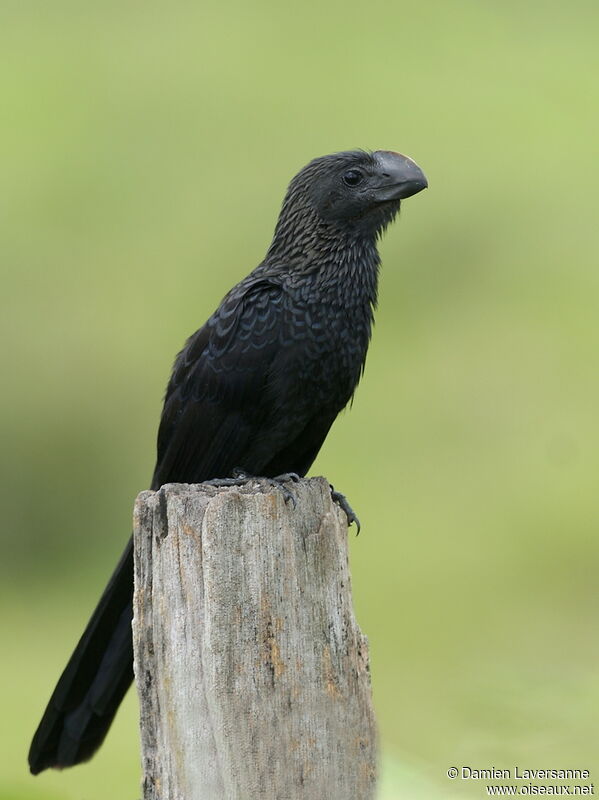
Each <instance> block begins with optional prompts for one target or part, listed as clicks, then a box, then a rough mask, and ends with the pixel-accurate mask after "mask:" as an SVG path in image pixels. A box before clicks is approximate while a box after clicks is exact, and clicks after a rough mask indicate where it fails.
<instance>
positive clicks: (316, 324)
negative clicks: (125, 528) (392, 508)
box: [29, 150, 427, 774]
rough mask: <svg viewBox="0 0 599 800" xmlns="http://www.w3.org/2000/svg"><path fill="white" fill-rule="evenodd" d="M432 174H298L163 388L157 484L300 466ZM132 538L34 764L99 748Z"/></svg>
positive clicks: (110, 711) (349, 369)
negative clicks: (402, 211)
mask: <svg viewBox="0 0 599 800" xmlns="http://www.w3.org/2000/svg"><path fill="white" fill-rule="evenodd" d="M426 186H427V182H426V178H425V177H424V175H423V173H422V171H421V170H420V168H419V167H418V166H417V165H416V164H415V163H414V162H413V161H412V160H411V159H409V158H406V157H405V156H403V155H400V154H399V153H395V152H391V151H387V150H379V151H376V152H374V153H367V152H363V151H352V152H344V153H335V154H333V155H329V156H324V157H322V158H317V159H315V160H314V161H312V162H310V163H309V164H308V165H307V166H306V167H304V169H302V170H301V172H299V173H298V174H297V175H296V176H295V178H293V180H292V181H291V183H290V185H289V189H288V191H287V194H286V196H285V200H284V202H283V207H282V210H281V213H280V216H279V220H278V222H277V226H276V229H275V233H274V237H273V240H272V244H271V245H270V247H269V249H268V252H267V254H266V257H265V258H264V260H263V261H262V263H261V264H260V265H259V266H258V267H256V269H254V271H253V272H251V273H250V274H249V275H248V276H247V278H244V280H242V281H241V282H240V283H238V284H237V286H235V287H234V288H233V289H232V290H231V291H230V292H229V294H227V296H226V297H225V298H224V300H223V301H222V303H221V304H220V306H219V307H218V308H217V310H216V311H215V312H214V314H213V315H212V316H211V317H210V319H209V320H208V321H207V322H206V324H205V325H204V326H203V327H202V328H200V330H198V331H197V332H196V333H194V334H193V336H191V338H190V339H189V340H188V341H187V343H186V345H185V347H184V348H183V350H182V351H181V352H180V353H179V355H178V356H177V359H176V361H175V365H174V368H173V372H172V376H171V379H170V382H169V384H168V387H167V390H166V397H165V400H164V409H163V412H162V417H161V420H160V428H159V431H158V448H157V449H158V452H157V461H156V468H155V471H154V476H153V478H152V482H151V487H152V488H153V489H158V488H159V487H160V486H162V485H163V484H165V483H176V482H182V483H200V482H202V481H206V480H209V479H214V478H224V477H226V476H230V475H231V474H232V472H233V471H234V470H236V469H240V470H242V471H243V472H245V473H247V474H249V475H256V476H265V477H270V478H273V477H276V476H278V475H280V474H281V473H297V474H298V475H305V474H306V472H307V470H308V469H309V467H310V465H311V464H312V462H313V461H314V459H315V457H316V454H317V453H318V451H319V449H320V447H321V445H322V443H323V441H324V439H325V437H326V435H327V433H328V431H329V428H330V427H331V425H332V423H333V421H334V419H335V417H336V416H337V414H338V413H339V412H340V411H341V409H342V408H344V406H345V405H346V404H347V403H348V401H349V400H350V398H351V397H352V395H353V393H354V391H355V388H356V386H357V384H358V381H359V379H360V375H361V373H362V370H363V367H364V360H365V358H366V351H367V348H368V342H369V340H370V333H371V327H372V322H373V311H374V308H375V306H376V300H377V279H378V271H379V264H380V260H379V255H378V252H377V240H378V238H379V236H380V235H381V233H382V232H383V230H384V229H385V227H386V226H387V225H388V224H389V223H390V222H391V221H392V220H393V218H394V217H395V216H396V214H397V212H398V211H399V207H400V201H401V200H402V199H404V198H406V197H410V196H411V195H413V194H416V193H417V192H419V191H421V190H422V189H424V188H425V187H426ZM132 593H133V550H132V542H131V540H130V541H129V543H128V545H127V548H126V550H125V552H124V554H123V556H122V558H121V560H120V562H119V564H118V566H117V568H116V570H115V572H114V574H113V575H112V577H111V579H110V581H109V583H108V586H107V587H106V589H105V591H104V594H103V595H102V597H101V599H100V602H99V604H98V606H97V608H96V610H95V611H94V613H93V615H92V617H91V620H90V622H89V623H88V626H87V628H86V629H85V632H84V633H83V636H82V637H81V640H80V641H79V643H78V645H77V647H76V648H75V651H74V653H73V655H72V656H71V659H70V661H69V663H68V664H67V666H66V668H65V670H64V672H63V674H62V676H61V678H60V680H59V681H58V684H57V686H56V689H55V690H54V693H53V695H52V697H51V699H50V701H49V703H48V707H47V709H46V711H45V713H44V716H43V718H42V720H41V722H40V724H39V727H38V729H37V731H36V733H35V736H34V737H33V742H32V744H31V749H30V752H29V765H30V768H31V772H33V773H34V774H36V773H38V772H41V771H42V770H44V769H46V768H47V767H67V766H71V765H73V764H78V763H79V762H81V761H85V760H86V759H88V758H90V757H91V755H92V754H93V753H94V752H95V750H96V749H97V748H98V747H99V746H100V744H101V743H102V741H103V739H104V737H105V735H106V733H107V731H108V728H109V727H110V724H111V722H112V720H113V718H114V715H115V713H116V710H117V708H118V706H119V704H120V702H121V700H122V699H123V696H124V694H125V692H126V691H127V688H128V687H129V685H130V683H131V681H132V679H133V651H132V638H131V619H132Z"/></svg>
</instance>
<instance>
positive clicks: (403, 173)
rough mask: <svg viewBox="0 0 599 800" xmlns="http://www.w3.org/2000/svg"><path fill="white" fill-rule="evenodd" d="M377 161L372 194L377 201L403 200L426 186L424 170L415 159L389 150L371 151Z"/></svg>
mask: <svg viewBox="0 0 599 800" xmlns="http://www.w3.org/2000/svg"><path fill="white" fill-rule="evenodd" d="M373 155H374V157H375V159H376V162H377V167H378V168H377V171H376V179H377V182H376V184H375V186H374V195H375V198H376V200H377V201H378V202H381V203H383V202H386V201H387V200H404V199H405V198H406V197H411V196H412V195H413V194H418V192H421V191H422V190H423V189H426V188H427V186H428V181H427V179H426V177H425V175H424V172H423V171H422V170H421V169H420V167H419V166H418V164H417V163H416V162H415V161H412V159H411V158H408V157H407V156H403V155H402V154H401V153H394V152H392V151H391V150H377V151H376V152H375V153H373Z"/></svg>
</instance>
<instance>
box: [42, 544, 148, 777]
mask: <svg viewBox="0 0 599 800" xmlns="http://www.w3.org/2000/svg"><path fill="white" fill-rule="evenodd" d="M132 596H133V542H132V540H131V539H130V540H129V543H128V545H127V547H126V549H125V552H124V553H123V555H122V557H121V560H120V561H119V563H118V565H117V567H116V569H115V571H114V573H113V575H112V577H111V579H110V581H109V582H108V586H107V587H106V589H105V590H104V593H103V595H102V597H101V598H100V602H99V603H98V606H97V607H96V610H95V611H94V613H93V614H92V617H91V619H90V621H89V623H88V625H87V627H86V629H85V631H84V633H83V636H82V637H81V639H80V640H79V643H78V644H77V647H76V648H75V651H74V652H73V655H72V656H71V658H70V660H69V663H68V664H67V666H66V667H65V670H64V672H63V673H62V675H61V677H60V680H59V681H58V684H57V685H56V688H55V690H54V692H53V694H52V697H51V698H50V701H49V703H48V707H47V708H46V711H45V712H44V716H43V717H42V720H41V722H40V724H39V726H38V728H37V731H36V732H35V735H34V737H33V741H32V743H31V748H30V750H29V767H30V769H31V772H32V773H33V774H34V775H37V773H38V772H41V771H42V770H44V769H47V768H48V767H58V768H60V767H70V766H73V765H74V764H79V763H80V762H81V761H86V760H87V759H88V758H90V757H91V756H92V755H93V754H94V753H95V751H96V750H97V749H98V747H99V746H100V745H101V744H102V742H103V740H104V737H105V736H106V734H107V732H108V729H109V728H110V725H111V723H112V720H113V719H114V715H115V714H116V711H117V709H118V707H119V705H120V703H121V701H122V699H123V697H124V696H125V693H126V691H127V689H128V688H129V686H130V684H131V681H132V680H133V642H132V636H131V619H132V616H133V605H132Z"/></svg>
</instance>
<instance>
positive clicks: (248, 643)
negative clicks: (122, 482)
mask: <svg viewBox="0 0 599 800" xmlns="http://www.w3.org/2000/svg"><path fill="white" fill-rule="evenodd" d="M292 488H293V493H294V495H295V496H296V498H297V507H296V508H295V509H294V508H293V507H292V506H291V504H289V503H288V504H286V503H285V501H284V499H283V496H282V493H281V491H280V490H278V489H273V488H272V487H270V486H269V485H268V484H267V483H264V482H263V483H261V482H259V481H257V480H256V481H250V482H249V483H248V484H246V485H244V486H242V487H235V488H226V489H220V488H219V489H216V488H214V487H210V486H205V485H197V486H196V485H186V484H181V485H179V484H169V485H167V486H163V487H162V489H161V490H160V491H158V492H143V493H142V494H141V495H140V496H139V497H138V499H137V503H136V508H135V532H134V538H135V601H134V614H135V617H134V622H133V638H134V647H135V677H136V682H137V689H138V692H139V697H140V703H141V738H142V760H143V796H144V800H253V798H260V800H275V798H276V800H296V798H302V799H310V800H311V799H312V798H314V800H366V799H367V798H372V797H373V796H374V792H375V777H376V774H375V770H376V728H375V720H374V715H373V710H372V705H371V694H370V680H369V672H368V647H367V642H366V639H365V637H364V636H362V634H361V632H360V630H359V628H358V626H357V624H356V621H355V619H354V614H353V610H352V603H351V589H350V576H349V569H348V558H347V527H346V520H345V516H344V515H343V513H342V512H341V511H340V510H339V509H338V508H337V506H335V505H334V504H333V503H332V501H331V498H330V492H329V486H328V484H327V482H326V481H325V480H324V479H323V478H312V479H311V480H303V481H301V482H299V483H297V484H294V485H293V487H292Z"/></svg>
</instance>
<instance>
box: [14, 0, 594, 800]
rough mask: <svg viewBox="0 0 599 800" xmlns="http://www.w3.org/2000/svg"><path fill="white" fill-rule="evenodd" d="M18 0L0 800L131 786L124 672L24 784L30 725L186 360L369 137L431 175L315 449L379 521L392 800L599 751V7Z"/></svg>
mask: <svg viewBox="0 0 599 800" xmlns="http://www.w3.org/2000/svg"><path fill="white" fill-rule="evenodd" d="M1 17H2V19H1V24H0V89H1V91H0V96H1V104H2V118H3V122H2V125H1V127H0V139H1V143H0V152H1V156H0V158H1V159H2V165H1V174H2V179H1V180H2V191H1V194H0V203H1V206H2V213H1V215H0V239H1V242H0V245H1V263H2V290H1V303H2V311H1V319H0V324H1V326H2V328H1V330H2V342H3V345H4V346H3V347H2V353H1V359H2V364H1V374H2V375H3V390H2V392H1V394H0V426H1V437H2V447H1V452H2V457H1V475H0V485H1V487H2V517H3V525H2V533H1V535H2V557H1V565H0V570H1V577H2V582H1V588H0V593H1V600H2V619H1V626H2V632H1V633H2V642H3V647H2V652H3V656H2V667H1V669H2V681H1V685H2V697H1V699H0V708H1V709H2V722H1V731H2V732H1V739H0V752H1V753H2V758H1V759H0V761H1V764H2V766H1V767H0V770H1V772H0V797H2V798H3V799H4V798H7V799H8V798H10V799H11V800H24V799H25V798H28V799H29V798H31V800H42V798H44V799H45V800H57V799H59V798H60V799H62V798H69V799H71V798H73V799H76V800H83V799H85V800H96V799H97V800H99V799H100V798H106V797H111V798H114V800H121V798H123V800H133V798H135V797H138V796H139V789H138V772H139V768H138V761H139V759H138V740H137V733H136V724H137V721H136V713H137V709H136V699H135V697H134V693H133V692H131V693H130V695H129V696H128V698H127V700H126V703H125V705H124V707H123V709H122V712H121V713H120V714H119V716H118V719H117V721H116V723H115V725H114V728H113V730H112V731H111V733H110V735H109V737H108V739H107V741H106V744H105V746H104V747H103V748H102V750H101V751H100V753H99V754H98V756H97V757H96V758H95V759H94V760H93V762H91V763H90V764H89V765H87V766H84V767H78V768H76V769H74V770H70V771H67V772H65V773H62V774H56V773H54V774H47V773H46V774H44V775H42V776H40V777H38V778H35V779H34V778H31V777H29V775H28V773H27V772H26V764H25V757H26V752H27V748H28V745H29V739H30V737H31V734H32V732H33V730H34V728H35V726H36V724H37V722H38V719H39V716H40V714H41V712H42V710H43V707H44V705H45V702H46V700H47V699H48V695H49V693H50V691H51V689H52V688H53V685H54V682H55V680H56V678H57V677H58V674H59V672H60V670H61V669H62V667H63V666H64V663H65V659H66V657H67V656H68V655H69V653H70V651H71V648H72V646H73V645H74V643H75V641H76V639H77V637H78V636H79V634H80V632H81V629H82V626H83V624H84V623H85V621H86V620H87V617H88V615H89V613H90V611H91V609H92V607H93V605H94V603H95V601H96V599H97V597H98V594H99V592H100V590H101V589H102V588H103V585H104V583H105V580H106V579H107V577H108V575H109V573H110V571H111V570H112V567H113V566H114V563H115V561H116V559H117V557H118V555H119V554H120V551H121V549H122V547H123V545H124V543H125V541H126V538H127V536H128V533H129V530H130V518H131V507H132V503H133V500H134V498H135V495H136V493H137V492H138V491H139V490H141V489H143V488H145V487H146V485H147V483H148V480H149V477H150V475H151V471H152V467H153V458H154V440H155V431H156V427H157V422H158V418H159V414H160V408H161V397H162V394H163V390H164V386H165V383H166V380H167V376H168V373H169V369H170V366H171V363H172V359H173V357H174V354H175V353H176V352H177V350H178V349H179V348H180V346H181V345H182V343H183V341H184V339H185V338H186V336H187V335H189V334H190V333H191V332H192V331H193V330H195V329H196V328H197V327H199V325H200V324H201V323H202V322H203V321H204V320H205V318H206V317H207V316H208V315H209V314H210V313H211V311H212V310H213V309H214V307H215V306H216V304H217V303H218V302H219V300H220V298H221V297H222V295H223V294H224V293H225V292H226V291H227V290H228V289H229V288H230V287H231V285H232V284H233V283H235V282H236V281H237V280H239V279H240V278H241V277H243V276H244V275H245V274H246V273H247V272H249V270H250V269H251V268H253V267H254V266H255V265H256V264H257V263H258V262H259V261H260V260H261V258H262V256H263V254H264V252H265V249H266V247H267V246H268V244H269V240H270V236H271V233H272V230H273V227H274V223H275V219H276V215H277V213H278V208H279V205H280V202H281V199H282V196H283V192H284V189H285V186H286V184H287V182H288V180H289V179H290V178H291V176H292V175H293V174H294V173H295V172H296V171H297V170H298V169H299V168H300V167H301V166H302V165H303V164H304V163H305V162H307V161H308V160H309V159H310V158H312V157H314V156H317V155H321V154H324V153H327V152H331V151H335V150H341V149H348V148H353V147H364V148H372V149H377V148H388V149H397V150H400V151H402V152H405V153H407V154H409V155H411V156H412V157H413V158H414V159H416V160H417V161H418V163H419V164H420V165H421V166H422V167H423V169H424V171H425V172H426V174H427V176H428V178H429V182H430V189H429V190H428V191H427V192H425V193H423V194H422V195H419V196H418V197H415V198H413V199H412V200H409V201H407V202H406V203H405V204H404V208H403V211H402V216H401V219H400V221H399V223H398V224H396V225H394V226H393V227H392V228H391V229H390V230H389V232H388V234H387V236H386V238H385V240H384V243H383V245H382V253H383V273H382V281H381V292H380V297H381V302H380V308H379V312H378V315H377V326H376V330H375V335H374V339H373V343H372V346H371V351H370V354H369V360H368V366H367V370H366V375H365V378H364V381H363V384H362V385H361V386H360V388H359V390H358V393H357V396H356V399H355V403H354V406H353V409H352V410H351V412H349V413H346V414H344V415H343V416H342V418H341V419H340V420H339V421H338V422H337V423H336V425H335V426H334V428H333V431H332V433H331V435H330V438H329V440H328V442H327V444H326V445H325V447H324V449H323V451H322V453H321V455H320V457H319V459H318V462H317V463H316V465H315V467H314V469H313V470H312V474H319V473H322V474H325V475H327V476H328V477H329V478H330V479H331V480H332V481H333V482H334V483H335V485H336V486H338V487H339V488H341V489H342V490H343V491H344V492H346V493H347V494H348V496H349V498H350V499H351V502H352V504H353V505H354V507H355V508H356V509H357V510H358V512H359V515H360V517H361V520H362V524H363V532H362V534H361V536H360V537H359V538H358V539H355V538H354V537H353V535H352V537H351V565H352V572H353V588H354V598H355V604H356V608H357V612H358V617H359V620H360V623H361V625H362V627H363V629H364V631H365V632H366V633H367V634H368V635H369V637H370V642H371V650H372V674H373V683H374V692H375V699H376V705H377V709H378V718H379V721H380V728H381V737H382V746H383V751H384V754H385V782H384V786H383V787H382V790H381V793H382V796H384V797H385V798H395V797H405V798H416V797H423V798H429V799H430V798H445V797H447V798H450V797H454V796H456V795H455V793H457V792H458V791H459V792H462V793H463V794H464V795H465V796H467V797H470V796H472V797H482V796H484V791H483V786H482V783H481V782H474V781H470V782H465V781H455V782H454V783H451V782H450V781H449V780H448V779H447V777H446V770H447V769H448V767H450V766H454V765H455V766H458V767H459V766H461V765H462V764H467V765H470V766H473V767H478V768H488V767H490V766H496V767H513V766H514V765H516V764H518V765H519V766H520V767H556V768H559V767H578V768H588V769H590V770H591V772H593V771H595V772H597V770H599V756H598V749H597V740H598V735H599V624H598V621H599V592H598V589H597V572H598V565H599V539H598V537H597V527H598V519H599V512H598V493H597V475H598V472H599V423H598V421H597V412H598V407H599V370H598V369H597V352H598V350H599V326H598V315H597V308H598V300H599V272H598V269H597V255H598V252H599V246H598V245H599V241H598V235H597V211H598V205H599V203H598V201H597V191H598V177H599V169H598V155H599V153H598V149H599V148H598V146H597V142H598V139H599V137H598V134H599V130H598V128H599V125H598V123H599V111H598V99H599V97H598V94H599V93H598V91H597V80H598V67H599V56H598V52H599V48H598V47H597V41H598V33H599V25H598V23H599V9H598V6H597V3H596V0H589V2H585V1H584V0H572V2H570V3H567V4H566V3H563V2H551V1H550V0H548V1H547V2H541V0H528V2H525V3H523V2H516V0H502V2H499V0H496V1H495V2H491V0H486V1H485V0H479V2H474V0H471V1H470V2H469V1H468V0H455V2H443V1H442V0H428V2H415V1H412V2H403V0H398V2H395V3H393V4H391V3H385V2H381V1H380V0H374V2H370V3H368V4H366V5H364V4H362V3H356V2H347V0H346V2H325V3H321V2H318V3H317V2H314V1H313V0H308V2H304V3H303V4H301V5H295V4H293V5H292V4H281V3H275V2H274V0H269V2H253V3H242V2H240V1H239V0H237V2H235V0H234V1H233V2H225V3H221V4H217V3H212V4H203V3H187V2H175V3H170V4H168V3H163V4H158V3H153V2H150V3H140V2H132V3H116V2H103V3H98V4H92V3H85V2H84V3H81V2H77V3H76V2H66V0H57V2H54V3H44V4H42V3H35V2H33V3H28V2H16V0H7V1H6V2H5V3H3V9H2V12H1ZM591 777H593V775H592V776H591ZM595 777H599V776H597V775H595ZM456 784H460V785H456ZM452 792H453V794H452Z"/></svg>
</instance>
